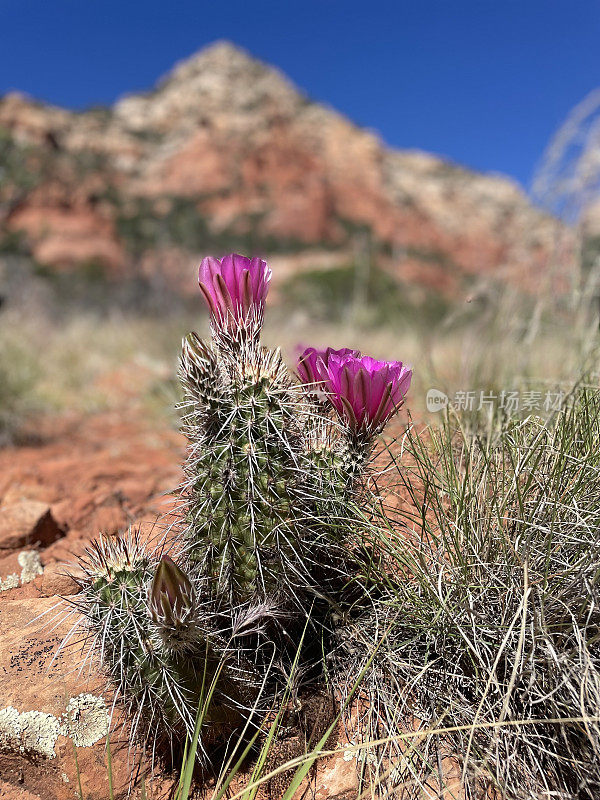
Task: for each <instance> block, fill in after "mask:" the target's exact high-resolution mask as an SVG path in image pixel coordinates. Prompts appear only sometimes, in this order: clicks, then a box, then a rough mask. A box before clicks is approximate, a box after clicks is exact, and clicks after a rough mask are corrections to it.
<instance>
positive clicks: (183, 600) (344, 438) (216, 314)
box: [76, 255, 411, 748]
mask: <svg viewBox="0 0 600 800" xmlns="http://www.w3.org/2000/svg"><path fill="white" fill-rule="evenodd" d="M270 276H271V273H270V270H269V269H268V268H267V265H266V263H265V262H264V261H262V260H260V259H246V258H244V257H242V256H236V255H232V256H227V257H226V258H224V259H223V260H222V261H219V260H218V259H214V258H207V259H204V261H203V262H202V265H201V267H200V288H201V290H202V293H203V295H204V297H205V299H206V301H207V304H208V307H209V311H210V315H211V333H212V341H211V342H210V343H206V342H203V341H201V340H200V339H199V338H198V336H197V335H196V334H194V333H191V334H189V335H188V336H187V337H186V338H185V340H184V343H183V352H182V357H181V363H180V378H181V381H182V385H183V388H184V400H183V404H182V407H183V412H184V413H183V425H182V428H183V431H184V433H185V435H186V437H187V439H188V451H187V459H186V463H185V465H184V474H185V479H184V482H183V484H182V486H181V489H180V493H181V501H182V502H181V504H180V516H179V525H178V526H177V527H176V528H175V531H174V532H175V535H176V537H177V539H178V541H177V550H178V553H179V555H178V561H179V566H178V565H177V564H175V563H174V562H173V561H171V560H170V559H168V558H165V557H162V554H160V553H157V552H154V551H152V550H151V549H150V548H148V547H145V546H142V544H141V543H140V541H139V538H138V537H137V536H136V535H135V534H134V533H130V534H129V535H128V536H127V537H125V538H123V539H115V540H107V539H100V540H99V541H98V542H96V543H95V544H94V545H93V547H92V548H91V550H90V551H89V553H88V557H87V560H86V561H85V564H84V576H83V578H81V579H80V585H81V588H82V593H81V594H80V595H79V596H78V600H77V601H76V607H77V609H78V610H79V611H80V612H81V613H82V614H83V616H84V618H85V619H86V623H87V627H88V630H89V632H90V635H91V637H92V649H93V650H94V651H96V652H97V653H98V655H99V659H100V662H101V664H102V666H103V667H104V669H105V670H106V672H107V673H108V675H109V677H110V679H111V681H112V683H113V684H114V685H115V686H116V688H117V690H118V693H119V694H120V695H121V696H122V697H123V699H124V700H125V701H126V702H127V703H128V704H129V706H130V710H131V712H132V713H133V714H134V720H135V722H134V729H135V728H137V727H138V725H139V726H140V728H143V729H144V731H146V732H147V734H146V735H151V736H153V737H154V739H155V743H157V744H158V743H165V744H169V745H170V746H171V748H173V746H174V742H175V741H177V740H178V739H181V738H182V736H181V735H182V734H186V733H187V734H189V733H190V732H191V731H192V730H193V726H194V720H195V716H196V713H197V710H198V706H199V704H200V703H201V700H202V698H203V696H204V694H203V693H204V692H205V691H206V687H207V686H208V684H212V683H213V679H215V681H216V691H215V693H214V696H213V697H212V703H211V706H210V710H209V712H208V715H207V716H206V717H205V722H206V723H207V725H205V732H204V734H203V737H204V738H203V741H204V744H206V742H207V741H208V738H207V737H209V736H210V735H211V733H209V731H210V732H212V735H218V731H219V730H223V729H224V728H227V727H228V726H231V725H232V724H235V722H236V719H237V715H238V714H239V713H240V712H241V711H242V710H243V709H244V707H248V706H250V705H252V704H253V702H254V701H255V699H256V691H257V689H258V687H260V686H262V691H263V692H264V694H263V697H262V702H263V703H266V704H268V703H269V702H270V701H272V700H274V699H275V697H277V692H278V691H279V689H280V688H281V681H280V680H279V682H278V679H277V678H275V679H274V680H273V681H271V682H270V683H269V682H268V681H266V679H265V670H266V669H267V668H268V667H269V666H270V665H275V666H276V667H277V668H278V670H279V674H280V673H283V675H284V676H286V678H287V676H288V675H289V672H290V669H291V664H292V663H293V662H295V661H297V658H296V657H297V656H298V653H297V650H298V647H299V646H300V642H301V640H302V638H303V637H302V632H303V629H304V628H305V626H306V623H307V619H310V624H311V625H312V626H313V633H314V634H316V635H312V636H309V637H306V638H307V639H308V640H309V642H310V644H309V645H308V646H305V647H304V648H303V651H302V658H301V660H300V662H299V666H300V670H299V672H301V673H303V674H304V675H307V674H308V675H314V674H317V673H315V670H314V667H315V665H317V667H318V665H319V664H320V663H321V659H322V647H323V645H324V646H325V647H327V641H328V637H331V635H332V633H333V629H334V627H335V624H336V619H338V618H339V617H340V614H339V612H340V611H342V615H343V613H345V611H347V610H348V609H350V608H351V607H352V606H353V604H355V603H356V601H357V594H356V592H357V589H358V591H359V592H360V591H361V585H362V584H361V580H362V578H361V575H362V573H364V569H363V567H364V562H365V560H366V561H367V562H369V559H370V556H369V554H368V553H367V555H366V559H365V552H366V551H365V550H362V549H361V547H357V546H356V544H357V538H358V537H357V536H356V530H357V527H358V519H359V514H358V513H357V503H358V502H360V500H361V497H362V490H361V482H362V479H363V477H364V474H365V470H366V468H367V466H368V461H369V457H370V454H371V451H372V447H373V442H374V439H375V434H376V433H377V432H378V431H379V430H381V428H382V427H383V425H384V424H385V422H386V421H387V419H388V418H389V416H390V415H391V414H392V413H394V411H395V410H396V409H397V408H398V407H399V405H400V404H401V403H402V401H403V398H404V395H405V393H406V391H407V390H408V385H409V383H410V376H411V373H410V371H409V370H407V369H406V368H405V367H404V366H403V365H402V364H401V363H399V362H378V361H375V360H374V359H370V358H368V357H363V356H361V354H360V353H359V352H358V351H355V350H332V349H331V348H329V349H327V350H325V351H317V350H315V349H314V348H309V349H308V350H307V351H305V353H304V354H303V355H302V356H301V358H300V361H299V364H298V374H299V376H300V379H301V380H300V382H298V381H297V380H295V378H294V377H293V376H292V374H291V373H290V372H289V371H288V369H287V368H286V366H285V364H284V362H283V360H282V357H281V354H280V352H279V350H269V349H267V348H265V347H262V346H261V344H260V332H261V327H262V321H263V315H264V303H265V298H266V294H267V289H268V284H269V280H270ZM363 588H364V587H363ZM275 672H277V670H275ZM317 672H318V670H317ZM217 676H218V681H217V680H216V678H217ZM208 723H210V725H209V724H208ZM201 741H202V740H201Z"/></svg>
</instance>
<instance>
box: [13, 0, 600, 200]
mask: <svg viewBox="0 0 600 800" xmlns="http://www.w3.org/2000/svg"><path fill="white" fill-rule="evenodd" d="M222 38H226V39H230V40H232V41H234V42H236V43H238V44H240V45H242V46H243V47H245V48H246V49H248V50H250V51H251V52H252V53H253V54H254V55H256V56H258V57H259V58H261V59H263V60H265V61H267V62H270V63H272V64H275V65H277V66H278V67H280V68H281V69H282V70H283V71H284V72H286V73H287V74H288V75H289V76H290V77H291V78H292V79H293V80H294V81H295V82H296V83H297V84H298V85H299V86H300V87H301V88H302V89H304V90H305V91H306V92H307V93H308V94H309V95H310V96H311V97H312V98H314V99H316V100H319V101H323V102H326V103H328V104H330V105H332V106H334V107H335V108H337V109H338V110H340V111H342V112H343V113H345V114H347V115H348V116H349V117H351V118H352V119H353V120H355V121H356V122H358V123H359V124H361V125H365V126H367V127H369V128H372V129H374V130H376V131H378V132H379V133H380V134H381V136H382V138H383V139H384V140H385V141H386V142H388V143H389V144H390V145H393V146H396V147H417V148H421V149H424V150H429V151H432V152H435V153H439V154H442V155H445V156H448V157H450V158H451V159H453V160H455V161H458V162H460V163H463V164H467V165H469V166H471V167H474V168H476V169H482V170H491V171H497V172H504V173H507V174H509V175H513V176H514V177H516V178H517V179H518V180H519V181H520V182H521V183H522V184H524V185H525V186H528V185H529V183H530V180H531V177H532V173H533V170H534V168H535V165H536V163H537V161H538V159H539V158H540V156H541V153H542V151H543V149H544V147H545V145H546V143H547V141H548V139H549V137H550V136H551V135H552V132H553V131H554V130H555V128H556V127H557V125H559V124H560V122H561V121H562V119H563V118H564V116H565V115H566V114H567V113H568V111H569V110H570V109H571V108H572V106H573V105H575V104H576V103H577V102H579V101H580V100H581V99H582V98H583V97H584V96H585V95H586V94H587V93H588V92H589V91H591V90H592V89H593V88H595V87H596V86H599V85H600V0H411V2H405V0H395V1H394V0H386V2H383V1H382V0H368V2H365V1H364V0H363V2H355V0H304V2H297V0H245V1H244V2H242V1H241V0H229V2H226V3H225V2H220V3H217V2H215V0H213V1H212V2H204V0H195V1H193V0H161V2H158V0H52V1H51V2H49V0H0V93H4V92H6V91H8V90H10V89H20V90H22V91H25V92H27V93H29V94H31V95H33V96H34V97H37V98H40V99H43V100H46V101H50V102H53V103H56V104H59V105H63V106H67V107H71V108H83V107H85V106H89V105H93V104H97V103H110V102H112V101H113V100H115V99H116V98H117V97H119V96H121V95H122V94H125V93H127V92H132V91H136V90H141V89H147V88H150V87H151V86H152V85H153V84H154V82H155V81H156V79H157V78H158V77H160V76H161V75H163V74H164V73H165V72H166V71H168V69H169V68H170V67H171V66H172V64H173V63H174V62H175V61H177V60H179V59H181V58H184V57H185V56H187V55H190V54H191V53H193V52H195V51H196V50H198V49H199V48H200V47H202V46H203V45H205V44H208V43H210V42H212V41H214V40H215V39H222Z"/></svg>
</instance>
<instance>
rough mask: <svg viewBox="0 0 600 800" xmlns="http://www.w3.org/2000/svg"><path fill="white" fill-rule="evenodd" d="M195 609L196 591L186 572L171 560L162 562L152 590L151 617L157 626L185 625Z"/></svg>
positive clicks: (166, 557)
mask: <svg viewBox="0 0 600 800" xmlns="http://www.w3.org/2000/svg"><path fill="white" fill-rule="evenodd" d="M193 607H194V589H193V586H192V582H191V581H190V579H189V577H188V576H187V575H186V574H185V572H184V571H183V570H182V569H181V568H180V567H178V566H177V564H176V563H175V562H174V561H173V560H172V559H171V558H169V556H163V557H162V559H161V560H160V562H159V564H158V567H157V568H156V572H155V574H154V579H153V580H152V586H151V588H150V616H151V617H152V619H153V620H154V622H156V623H157V624H162V625H167V626H170V627H178V626H180V625H183V624H185V622H186V621H187V619H188V617H189V615H190V612H191V611H192V609H193Z"/></svg>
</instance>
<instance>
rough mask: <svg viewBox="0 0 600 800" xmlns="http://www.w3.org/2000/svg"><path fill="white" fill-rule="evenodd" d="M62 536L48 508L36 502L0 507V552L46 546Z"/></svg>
mask: <svg viewBox="0 0 600 800" xmlns="http://www.w3.org/2000/svg"><path fill="white" fill-rule="evenodd" d="M63 535H64V530H62V529H61V528H60V527H59V525H58V524H57V522H56V520H55V519H54V517H53V516H52V512H51V510H50V507H49V506H48V505H47V504H45V503H40V502H38V501H36V500H21V501H20V502H17V503H12V504H10V505H5V504H3V505H2V506H0V551H2V550H14V549H16V548H18V547H24V546H25V545H28V546H35V545H37V544H41V545H48V544H50V543H52V542H55V541H56V540H57V539H60V537H61V536H63Z"/></svg>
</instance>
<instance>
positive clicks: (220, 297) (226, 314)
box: [198, 253, 271, 328]
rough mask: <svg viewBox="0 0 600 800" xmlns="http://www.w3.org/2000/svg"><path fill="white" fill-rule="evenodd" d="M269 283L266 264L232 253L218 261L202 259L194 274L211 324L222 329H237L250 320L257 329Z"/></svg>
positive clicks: (256, 259) (208, 258)
mask: <svg viewBox="0 0 600 800" xmlns="http://www.w3.org/2000/svg"><path fill="white" fill-rule="evenodd" d="M270 280H271V270H270V269H269V268H268V266H267V262H266V261H263V260H262V259H261V258H246V257H245V256H239V255H237V254H235V253H232V254H231V255H229V256H225V257H224V258H222V259H221V260H219V259H218V258H213V257H212V256H208V257H207V258H203V259H202V263H201V264H200V270H199V275H198V283H199V285H200V290H201V292H202V294H203V295H204V299H205V300H206V302H207V303H208V307H209V309H210V313H211V316H212V318H213V321H214V322H216V323H217V324H218V325H219V327H226V328H231V327H234V328H235V327H241V326H243V325H244V324H245V323H248V322H249V321H250V320H251V318H252V319H253V320H255V321H256V322H258V324H259V327H260V324H261V323H262V318H263V314H264V308H265V299H266V297H267V292H268V290H269V281H270Z"/></svg>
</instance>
